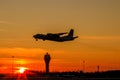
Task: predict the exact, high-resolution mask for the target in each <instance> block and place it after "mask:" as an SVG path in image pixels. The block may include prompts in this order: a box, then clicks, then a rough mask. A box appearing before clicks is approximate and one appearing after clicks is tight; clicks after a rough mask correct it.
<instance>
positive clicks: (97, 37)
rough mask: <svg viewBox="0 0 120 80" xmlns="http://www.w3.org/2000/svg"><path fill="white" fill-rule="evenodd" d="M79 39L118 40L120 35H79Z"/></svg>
mask: <svg viewBox="0 0 120 80" xmlns="http://www.w3.org/2000/svg"><path fill="white" fill-rule="evenodd" d="M80 38H81V39H93V40H120V36H80Z"/></svg>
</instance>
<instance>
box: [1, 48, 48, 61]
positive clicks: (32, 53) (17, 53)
mask: <svg viewBox="0 0 120 80" xmlns="http://www.w3.org/2000/svg"><path fill="white" fill-rule="evenodd" d="M45 52H46V51H45V50H43V49H38V48H0V54H1V55H0V57H1V58H11V57H12V56H14V57H16V58H36V59H37V58H38V57H41V54H45Z"/></svg>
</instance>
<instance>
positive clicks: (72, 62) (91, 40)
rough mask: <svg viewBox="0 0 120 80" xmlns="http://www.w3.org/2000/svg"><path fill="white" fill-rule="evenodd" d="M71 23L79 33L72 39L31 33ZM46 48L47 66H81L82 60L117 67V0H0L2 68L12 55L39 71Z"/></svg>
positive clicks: (119, 13) (88, 68)
mask: <svg viewBox="0 0 120 80" xmlns="http://www.w3.org/2000/svg"><path fill="white" fill-rule="evenodd" d="M71 28H73V29H74V30H75V36H79V38H78V39H76V40H74V41H72V42H63V43H58V42H51V41H42V40H40V41H38V42H36V41H35V40H34V39H33V37H32V36H33V35H34V34H36V33H44V34H46V33H50V32H51V33H59V32H66V31H69V30H70V29H71ZM46 52H49V53H50V54H51V56H52V61H51V67H52V69H51V71H64V69H66V68H67V70H82V69H83V66H82V65H83V64H82V61H83V60H85V61H86V71H95V70H96V69H97V68H96V66H97V65H100V66H101V67H100V69H101V70H109V69H120V59H119V58H120V0H0V54H1V55H0V58H1V60H3V61H4V63H1V67H5V66H6V67H7V66H8V65H6V63H7V61H9V59H10V58H11V56H12V55H14V56H15V57H16V59H17V60H23V59H24V62H25V59H26V60H27V59H29V60H30V62H31V63H32V64H36V66H34V67H37V66H38V65H39V66H41V67H39V68H38V69H39V70H44V66H43V65H42V64H44V62H43V56H44V54H45V53H46ZM27 61H28V60H27ZM27 61H26V62H27ZM19 64H21V63H19ZM26 64H27V63H26ZM22 66H26V67H29V68H31V67H30V66H29V65H22ZM69 66H70V67H69Z"/></svg>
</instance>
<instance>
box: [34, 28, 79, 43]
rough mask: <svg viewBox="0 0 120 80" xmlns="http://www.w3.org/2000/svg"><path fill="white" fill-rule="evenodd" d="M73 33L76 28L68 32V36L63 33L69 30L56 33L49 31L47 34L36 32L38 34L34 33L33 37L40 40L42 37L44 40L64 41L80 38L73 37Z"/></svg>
mask: <svg viewBox="0 0 120 80" xmlns="http://www.w3.org/2000/svg"><path fill="white" fill-rule="evenodd" d="M73 33H74V30H73V29H71V30H70V32H69V33H68V35H66V36H61V35H64V34H67V32H65V33H56V34H53V33H47V34H46V35H45V34H36V35H33V37H34V38H35V39H36V41H38V39H42V40H43V41H45V40H51V41H57V42H64V41H72V40H74V39H75V38H78V36H76V37H73Z"/></svg>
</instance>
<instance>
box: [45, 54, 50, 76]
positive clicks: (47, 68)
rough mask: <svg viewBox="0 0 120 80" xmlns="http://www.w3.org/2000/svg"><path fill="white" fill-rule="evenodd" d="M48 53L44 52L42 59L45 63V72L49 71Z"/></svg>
mask: <svg viewBox="0 0 120 80" xmlns="http://www.w3.org/2000/svg"><path fill="white" fill-rule="evenodd" d="M50 59H51V57H50V55H49V54H48V53H46V54H45V56H44V61H45V64H46V74H48V73H49V63H50Z"/></svg>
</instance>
